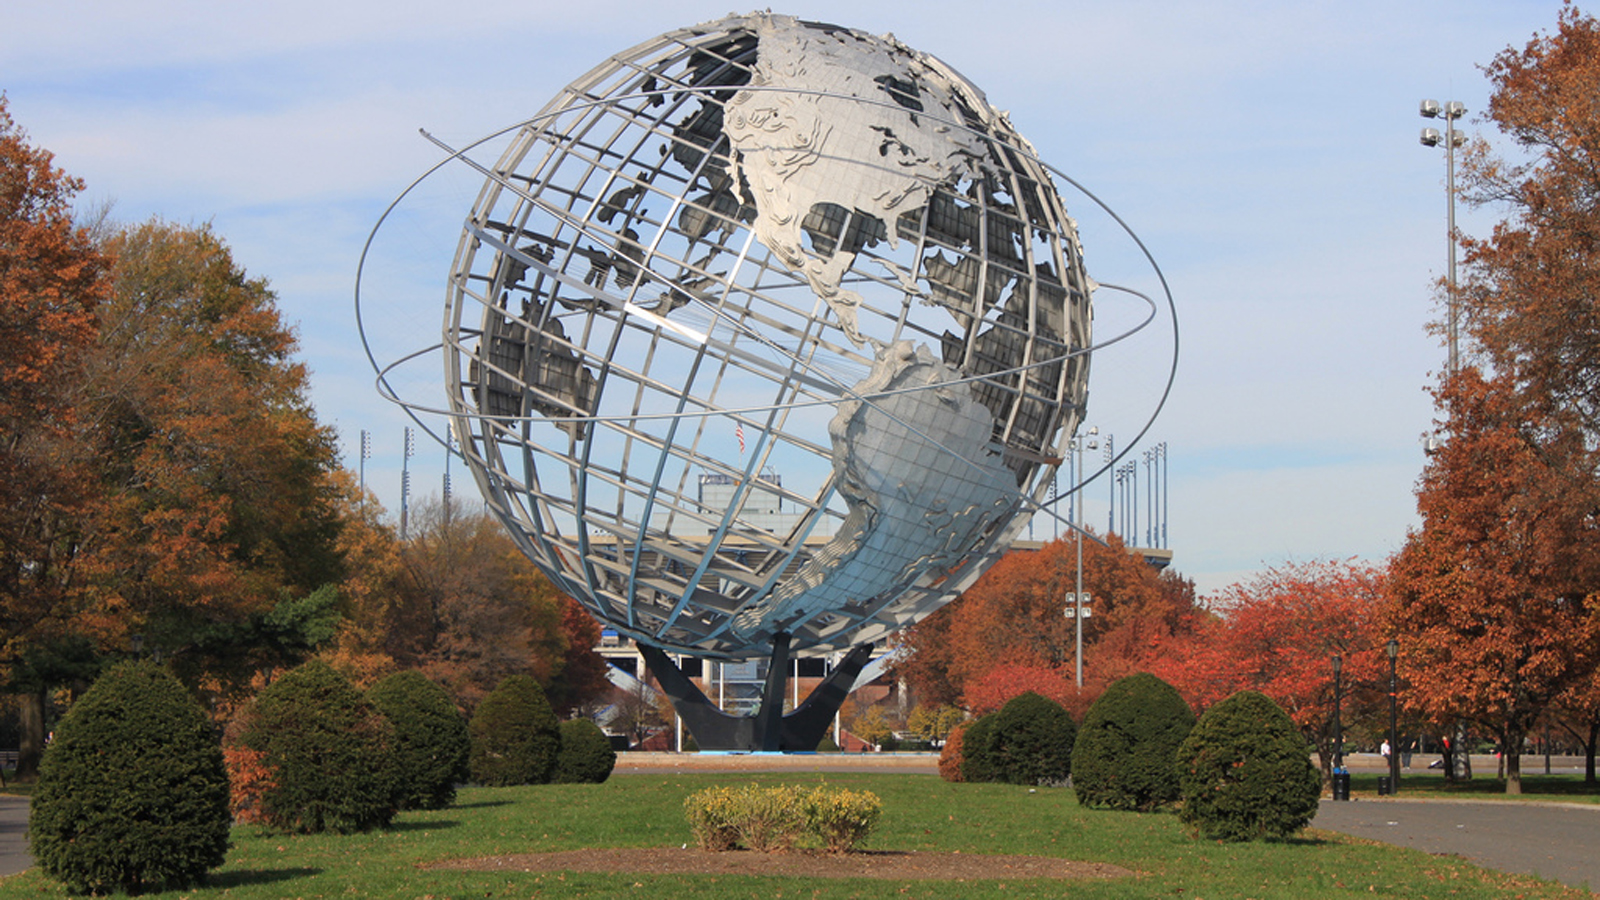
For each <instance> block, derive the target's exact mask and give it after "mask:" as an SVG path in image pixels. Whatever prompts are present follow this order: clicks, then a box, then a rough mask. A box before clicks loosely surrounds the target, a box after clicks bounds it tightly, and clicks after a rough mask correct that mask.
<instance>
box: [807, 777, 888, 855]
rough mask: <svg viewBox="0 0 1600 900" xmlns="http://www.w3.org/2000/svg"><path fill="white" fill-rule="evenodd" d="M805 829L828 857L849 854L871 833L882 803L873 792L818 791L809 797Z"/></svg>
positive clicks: (880, 813) (823, 789)
mask: <svg viewBox="0 0 1600 900" xmlns="http://www.w3.org/2000/svg"><path fill="white" fill-rule="evenodd" d="M805 808H806V828H807V830H808V831H809V832H810V833H811V834H812V835H814V836H815V837H817V838H818V839H819V840H821V841H822V846H824V847H826V848H827V849H828V852H829V853H848V852H850V851H851V850H852V849H854V848H855V846H856V845H857V844H859V843H861V842H862V841H864V840H866V837H867V835H868V834H869V833H871V831H872V829H873V826H875V825H877V824H878V817H879V816H880V815H882V814H883V802H882V801H880V800H879V799H878V795H877V794H874V793H872V792H871V791H850V790H842V789H841V790H834V791H830V790H828V789H827V788H817V789H816V790H814V791H811V792H809V796H807V797H806V804H805Z"/></svg>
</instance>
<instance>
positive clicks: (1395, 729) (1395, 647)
mask: <svg viewBox="0 0 1600 900" xmlns="http://www.w3.org/2000/svg"><path fill="white" fill-rule="evenodd" d="M1384 649H1385V651H1386V652H1387V653H1388V654H1389V793H1391V794H1398V793H1400V730H1399V724H1398V723H1399V718H1398V715H1397V710H1396V705H1395V704H1396V697H1397V693H1398V691H1399V686H1398V682H1397V681H1396V680H1395V658H1396V657H1398V656H1399V655H1400V642H1399V641H1396V640H1395V639H1394V638H1390V639H1389V643H1388V644H1387V645H1386V646H1385V648H1384Z"/></svg>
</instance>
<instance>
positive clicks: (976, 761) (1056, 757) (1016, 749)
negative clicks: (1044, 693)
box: [961, 691, 1077, 785]
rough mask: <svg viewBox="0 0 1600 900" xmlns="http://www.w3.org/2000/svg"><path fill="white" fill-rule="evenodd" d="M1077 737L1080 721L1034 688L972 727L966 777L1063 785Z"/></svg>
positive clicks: (965, 750) (966, 743)
mask: <svg viewBox="0 0 1600 900" xmlns="http://www.w3.org/2000/svg"><path fill="white" fill-rule="evenodd" d="M1076 739H1077V725H1076V724H1074V723H1073V721H1072V717H1071V716H1070V715H1068V714H1067V711H1066V710H1065V709H1063V708H1062V706H1061V704H1059V703H1056V702H1055V701H1053V700H1048V699H1046V698H1044V697H1041V696H1039V695H1038V694H1035V693H1033V692H1031V691H1030V692H1028V693H1025V694H1022V695H1020V696H1018V697H1016V698H1014V699H1012V700H1011V701H1010V702H1008V703H1007V704H1006V705H1005V706H1003V707H1001V708H1000V710H999V711H998V712H994V713H990V714H989V715H987V716H984V717H983V718H981V719H979V720H978V721H977V722H976V723H974V724H973V726H972V727H971V728H969V729H967V731H966V734H965V735H964V736H963V737H962V744H961V751H962V756H963V763H962V769H961V772H962V775H963V777H964V778H965V780H967V781H1000V782H1005V783H1007V784H1030V785H1031V784H1038V785H1055V784H1063V783H1065V782H1066V780H1067V776H1069V775H1071V774H1072V746H1073V743H1074V742H1075V741H1076Z"/></svg>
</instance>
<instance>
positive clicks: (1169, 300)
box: [355, 89, 1178, 526]
mask: <svg viewBox="0 0 1600 900" xmlns="http://www.w3.org/2000/svg"><path fill="white" fill-rule="evenodd" d="M773 90H776V89H773ZM664 93H665V92H664V91H655V92H650V93H648V94H633V95H629V96H627V97H622V98H609V99H607V100H595V101H591V102H590V103H589V104H588V105H591V106H599V105H602V104H605V103H608V102H612V100H613V99H616V100H639V99H649V98H650V97H651V96H652V95H659V94H664ZM851 99H856V98H851ZM859 102H863V103H878V104H880V105H886V104H884V102H883V101H871V100H860V101H859ZM580 106H581V105H580ZM574 108H578V107H574ZM565 111H566V110H562V111H561V112H565ZM558 114H559V113H544V114H541V115H537V116H533V117H531V118H528V119H524V120H522V121H520V122H516V123H514V124H511V125H508V126H506V127H504V128H501V129H499V130H497V131H494V132H491V133H489V134H487V135H484V136H483V137H480V138H478V139H477V140H475V141H472V142H471V143H469V144H467V145H465V146H463V147H460V148H453V147H450V146H448V145H446V144H444V143H443V142H441V141H439V140H438V139H436V138H434V137H433V136H432V135H430V134H428V133H427V132H426V131H425V130H423V131H422V134H423V135H424V136H425V137H426V138H427V139H428V140H429V141H431V142H432V143H433V144H434V145H435V146H437V147H439V148H440V149H442V150H444V151H445V152H446V153H447V154H448V156H446V157H445V158H443V159H441V160H440V161H439V162H437V163H435V164H434V165H432V166H430V167H429V168H428V169H427V170H426V171H425V172H423V173H422V174H421V175H419V176H418V177H417V178H416V179H415V180H413V181H412V182H411V184H410V185H408V186H407V187H406V188H405V190H403V191H401V192H400V194H399V195H398V196H396V197H395V199H394V200H393V201H392V202H390V204H389V205H388V206H387V207H386V208H385V209H384V211H383V213H382V214H381V215H380V216H379V217H378V220H377V222H376V224H374V225H373V227H372V230H371V231H370V232H369V233H368V235H367V239H366V241H365V242H364V243H363V245H362V249H361V255H360V258H359V260H358V262H357V265H356V278H355V315H356V328H357V331H358V333H359V334H360V337H361V346H362V349H363V350H364V351H365V352H366V354H367V360H368V361H369V363H370V364H371V365H372V367H373V370H374V371H375V373H376V379H375V383H376V386H377V389H378V393H379V395H380V396H382V397H383V398H384V399H385V400H388V401H389V402H391V403H394V404H395V405H397V406H399V407H401V408H402V409H403V410H404V411H405V412H406V414H407V415H408V416H409V417H410V418H411V419H412V421H414V422H415V423H416V424H417V427H418V428H419V429H420V430H421V431H422V432H423V433H424V434H427V435H428V436H429V437H431V438H432V439H433V440H434V441H435V443H437V444H439V445H440V446H442V447H446V448H447V449H450V448H453V447H454V444H453V442H451V441H449V440H447V439H445V438H442V437H440V436H439V435H438V434H437V433H436V432H435V430H434V426H433V425H432V424H431V423H430V422H429V421H428V420H427V419H425V418H423V416H425V415H426V416H439V417H448V416H450V415H451V410H449V409H447V408H444V407H439V406H432V405H429V404H428V403H426V402H422V401H418V400H409V399H407V398H405V397H403V396H401V395H400V392H399V391H398V390H396V389H395V388H394V387H393V386H392V385H391V383H390V381H389V376H390V374H391V373H393V372H394V371H396V370H397V369H399V368H400V367H402V366H404V365H406V364H407V363H413V362H416V361H418V360H420V359H423V358H426V357H428V356H430V355H431V354H433V353H435V352H438V351H440V350H442V349H443V347H444V345H443V344H432V345H429V346H426V347H420V348H418V349H416V350H414V351H412V352H410V353H407V354H405V355H404V356H401V357H400V358H398V359H395V360H393V361H390V362H388V363H381V362H379V360H378V359H377V357H376V356H375V355H374V353H373V350H372V346H371V344H370V342H369V341H368V339H367V334H366V326H365V322H364V320H363V313H362V291H361V285H362V271H363V269H364V268H365V267H366V264H367V258H368V255H369V253H370V252H371V250H372V246H373V243H374V241H375V240H376V238H377V236H378V232H379V231H380V230H382V228H383V225H384V222H385V221H386V220H387V219H388V217H389V215H390V213H392V212H393V211H394V210H395V209H396V208H398V207H399V206H400V205H401V203H403V202H404V201H405V199H406V198H407V196H409V195H410V194H411V192H412V191H413V190H414V189H415V188H417V187H418V186H419V185H421V184H422V183H423V182H424V181H425V180H427V178H428V177H429V176H431V175H433V174H434V173H435V172H438V171H439V170H440V169H442V168H444V167H446V166H448V165H450V164H452V163H457V162H459V163H464V164H466V165H468V166H471V167H472V168H473V169H476V170H478V171H479V172H480V173H483V174H485V176H486V177H492V173H491V172H490V171H489V170H488V169H486V168H485V167H484V166H482V165H481V164H479V163H477V162H476V161H474V160H472V159H471V158H470V157H469V156H468V155H467V154H469V153H471V152H472V151H473V150H475V149H477V148H478V147H481V146H483V145H485V144H487V143H489V142H491V141H494V140H495V139H497V138H500V137H504V136H505V135H506V134H509V133H511V132H513V131H518V130H521V129H525V128H529V127H534V126H537V125H538V124H539V123H540V122H541V121H542V120H547V119H550V118H552V117H553V116H555V115H558ZM947 124H949V125H951V126H952V127H959V128H964V129H965V128H967V126H965V125H961V124H960V123H955V122H950V123H947ZM968 130H970V129H968ZM1031 159H1032V161H1033V162H1035V163H1036V164H1038V165H1039V166H1040V167H1041V168H1043V169H1045V170H1047V171H1049V172H1050V174H1052V175H1054V176H1055V177H1057V178H1059V179H1061V180H1062V181H1063V182H1065V183H1067V184H1068V185H1070V186H1071V187H1072V188H1073V190H1075V191H1077V192H1078V193H1079V194H1081V195H1082V196H1083V197H1084V198H1085V199H1087V200H1089V201H1090V202H1091V203H1093V204H1094V205H1095V206H1096V207H1098V208H1099V209H1100V210H1101V211H1102V212H1104V213H1106V215H1108V216H1110V217H1111V219H1112V220H1113V221H1114V222H1116V223H1117V226H1118V227H1119V228H1120V229H1121V230H1122V232H1123V233H1124V235H1125V236H1126V237H1127V238H1128V239H1129V240H1131V241H1133V242H1134V244H1135V245H1136V246H1137V247H1138V248H1139V251H1140V253H1141V254H1142V255H1143V256H1144V258H1145V260H1146V261H1147V263H1148V265H1149V266H1150V268H1151V271H1152V273H1153V274H1154V275H1155V277H1156V279H1157V280H1158V282H1159V283H1160V285H1161V290H1162V295H1163V296H1162V302H1161V303H1160V304H1158V303H1157V301H1156V300H1155V299H1154V298H1152V297H1150V296H1149V295H1148V294H1146V293H1144V292H1142V291H1138V290H1135V289H1133V288H1131V287H1125V286H1121V285H1117V284H1113V283H1110V282H1106V281H1097V282H1096V288H1097V290H1104V291H1112V292H1116V293H1122V294H1126V295H1129V296H1132V297H1137V298H1138V299H1140V300H1142V301H1144V303H1145V304H1146V305H1147V306H1148V307H1149V311H1148V314H1147V315H1145V317H1144V318H1142V319H1140V320H1138V321H1136V322H1134V323H1132V324H1130V325H1129V326H1127V327H1126V328H1124V329H1123V330H1122V331H1121V332H1119V333H1117V334H1114V335H1112V336H1110V337H1108V338H1097V339H1096V340H1095V341H1094V342H1093V343H1091V344H1089V345H1088V346H1086V347H1082V348H1078V349H1075V350H1070V351H1068V352H1067V353H1064V354H1062V355H1060V356H1056V357H1054V358H1051V359H1045V360H1039V361H1034V362H1031V363H1028V364H1024V365H1019V366H1014V367H1012V368H1010V369H1003V370H1000V371H997V372H992V373H986V374H983V375H969V376H965V377H962V378H958V379H955V381H953V382H951V383H961V382H970V381H980V380H984V379H990V380H993V379H995V378H1003V377H1006V376H1010V375H1015V374H1018V373H1020V372H1023V371H1026V370H1028V369H1035V368H1041V367H1044V366H1049V365H1059V364H1060V363H1062V362H1064V361H1065V360H1067V359H1069V358H1071V357H1073V356H1077V355H1092V354H1094V353H1095V352H1098V351H1100V350H1104V349H1106V348H1108V347H1111V346H1113V345H1115V344H1118V343H1121V342H1123V341H1125V340H1128V339H1130V338H1132V337H1134V336H1135V335H1137V334H1139V333H1140V332H1142V331H1144V330H1145V329H1146V328H1147V327H1149V325H1150V324H1151V323H1152V322H1153V321H1154V319H1155V317H1156V314H1157V312H1158V306H1159V307H1162V308H1165V309H1166V310H1167V315H1168V320H1169V322H1170V323H1171V325H1172V328H1173V346H1172V351H1171V354H1170V357H1169V361H1168V366H1167V374H1166V378H1165V381H1164V383H1163V385H1162V391H1161V395H1160V397H1159V398H1158V399H1157V401H1156V403H1155V404H1154V406H1153V407H1152V409H1151V411H1150V413H1149V415H1148V416H1146V417H1145V420H1144V422H1143V424H1142V425H1141V426H1140V428H1139V430H1138V432H1137V433H1136V434H1135V435H1134V438H1133V439H1132V440H1131V441H1129V442H1128V443H1127V444H1126V446H1125V447H1124V449H1123V450H1121V451H1119V452H1117V453H1116V454H1115V455H1114V456H1112V457H1111V458H1110V459H1109V460H1106V461H1105V462H1104V464H1103V465H1100V466H1099V467H1097V468H1095V469H1094V470H1092V471H1089V472H1087V473H1086V474H1085V473H1080V474H1079V477H1078V479H1077V483H1076V484H1073V485H1071V486H1070V487H1069V488H1067V489H1065V490H1062V491H1061V492H1060V493H1059V495H1058V496H1057V497H1055V498H1053V499H1049V500H1045V501H1043V502H1041V503H1039V504H1037V506H1036V509H1037V510H1040V511H1047V510H1049V509H1050V507H1051V506H1053V505H1055V504H1057V503H1059V502H1060V501H1062V500H1065V499H1067V498H1069V497H1071V496H1072V495H1073V494H1074V493H1076V492H1077V491H1079V490H1081V489H1082V488H1083V487H1084V486H1085V485H1087V484H1089V483H1091V482H1093V481H1095V480H1097V479H1098V478H1099V477H1100V476H1101V475H1104V474H1105V473H1106V472H1109V471H1111V470H1112V468H1113V467H1115V466H1116V465H1117V463H1119V462H1121V461H1122V459H1123V458H1124V457H1125V456H1127V455H1128V454H1129V453H1132V452H1133V451H1134V450H1135V449H1136V448H1137V447H1138V443H1139V440H1140V439H1141V438H1142V437H1143V436H1144V435H1145V434H1146V433H1147V432H1148V431H1149V430H1150V427H1151V426H1152V425H1153V424H1154V423H1155V420H1156V419H1157V418H1158V417H1159V416H1160V414H1161V410H1162V409H1163V408H1164V407H1165V406H1166V401H1167V398H1168V397H1169V395H1170V394H1171V393H1172V386H1173V383H1174V381H1175V379H1176V377H1177V363H1178V338H1177V324H1178V319H1177V306H1176V303H1175V301H1174V300H1173V297H1172V292H1171V289H1170V288H1169V287H1168V285H1167V280H1166V276H1165V274H1164V273H1163V272H1162V271H1161V267H1160V265H1159V264H1157V262H1156V260H1155V257H1154V256H1153V255H1152V254H1151V253H1150V251H1149V249H1148V248H1147V247H1146V246H1145V245H1144V242H1143V241H1142V240H1141V239H1140V238H1139V236H1138V234H1137V233H1136V232H1135V231H1134V230H1133V228H1132V227H1131V226H1130V225H1128V224H1127V222H1126V221H1124V220H1123V219H1122V217H1121V216H1119V215H1118V214H1117V212H1116V210H1114V209H1112V208H1111V206H1110V205H1109V204H1107V203H1106V202H1105V201H1103V200H1101V199H1100V198H1099V197H1098V196H1097V195H1095V194H1094V193H1093V192H1091V191H1090V190H1089V189H1088V188H1087V187H1085V186H1084V185H1083V184H1082V183H1080V182H1078V181H1077V180H1076V179H1074V178H1072V177H1071V176H1069V175H1067V174H1066V173H1065V172H1062V171H1061V170H1060V169H1058V168H1056V167H1055V166H1053V165H1051V164H1050V163H1048V162H1045V161H1044V160H1043V159H1040V158H1039V157H1038V156H1036V155H1035V156H1032V157H1031ZM691 302H699V301H698V299H692V300H691ZM756 337H759V336H756ZM935 387H937V385H913V386H910V387H905V388H900V389H899V390H898V391H894V392H878V393H876V394H874V395H873V396H872V397H866V398H855V399H864V400H872V399H876V398H878V397H882V396H886V395H887V394H888V393H909V392H916V391H926V390H932V389H933V388H935ZM836 402H837V401H836V400H825V399H816V400H810V401H805V402H793V403H788V404H763V405H757V406H749V407H730V408H726V409H718V410H703V411H699V412H693V411H690V412H682V413H656V414H648V413H646V414H641V415H640V418H651V417H659V418H677V417H694V416H722V415H732V416H739V415H752V414H755V413H761V412H770V411H773V410H776V409H780V408H785V407H796V406H805V405H819V406H820V405H828V404H831V403H836ZM495 418H499V419H504V420H507V421H515V420H520V419H532V420H549V419H550V418H551V417H550V416H546V415H542V414H538V413H530V414H528V415H504V416H497V417H495ZM584 418H585V417H583V416H564V417H563V421H571V422H579V421H583V420H584ZM451 452H454V451H453V449H452V450H451ZM1061 524H1063V525H1068V526H1071V525H1072V523H1070V522H1068V521H1066V520H1064V519H1063V520H1062V521H1061Z"/></svg>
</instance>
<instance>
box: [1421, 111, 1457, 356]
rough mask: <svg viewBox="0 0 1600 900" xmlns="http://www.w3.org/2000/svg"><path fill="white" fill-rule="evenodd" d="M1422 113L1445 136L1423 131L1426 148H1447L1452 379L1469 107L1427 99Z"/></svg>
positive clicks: (1447, 278)
mask: <svg viewBox="0 0 1600 900" xmlns="http://www.w3.org/2000/svg"><path fill="white" fill-rule="evenodd" d="M1420 112H1421V114H1422V117H1423V118H1425V119H1444V133H1443V134H1440V133H1439V129H1437V128H1424V129H1422V145H1423V146H1424V147H1437V146H1439V145H1440V144H1443V145H1444V156H1445V201H1446V202H1445V205H1446V210H1447V212H1446V216H1447V222H1448V228H1449V235H1448V237H1449V249H1450V256H1449V260H1450V264H1449V268H1447V269H1446V270H1445V291H1446V296H1445V302H1446V304H1447V309H1448V322H1447V323H1446V328H1445V335H1446V338H1447V341H1448V343H1447V349H1448V353H1449V362H1448V367H1447V368H1446V373H1447V374H1449V375H1452V376H1453V375H1455V374H1456V361H1457V351H1458V339H1459V331H1458V327H1457V317H1456V148H1457V147H1460V146H1462V145H1464V144H1465V143H1466V142H1467V136H1466V135H1464V134H1462V133H1461V132H1459V131H1457V130H1456V120H1457V119H1459V118H1461V117H1462V116H1464V115H1466V112H1467V107H1466V104H1464V103H1461V102H1460V101H1458V100H1451V101H1449V102H1448V103H1440V102H1439V101H1437V100H1424V101H1422V107H1421V110H1420Z"/></svg>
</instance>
